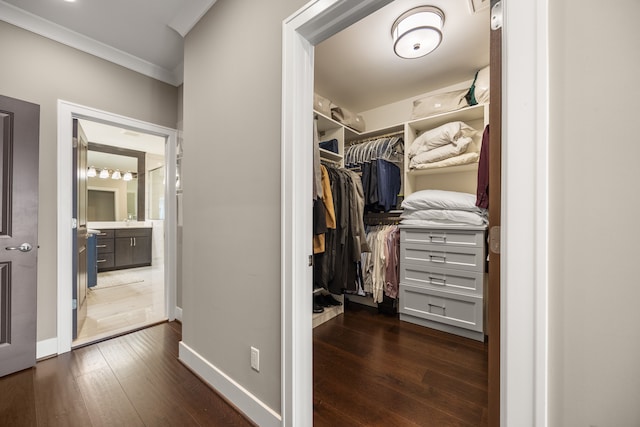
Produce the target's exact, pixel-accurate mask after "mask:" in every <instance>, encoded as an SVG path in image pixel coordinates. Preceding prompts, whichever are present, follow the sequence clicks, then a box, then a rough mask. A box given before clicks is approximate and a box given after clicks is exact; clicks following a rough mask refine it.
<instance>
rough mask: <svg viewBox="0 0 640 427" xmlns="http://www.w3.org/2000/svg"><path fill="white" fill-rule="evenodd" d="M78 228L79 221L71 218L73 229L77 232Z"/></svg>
mask: <svg viewBox="0 0 640 427" xmlns="http://www.w3.org/2000/svg"><path fill="white" fill-rule="evenodd" d="M76 228H78V219H77V218H71V229H72V230H75V229H76Z"/></svg>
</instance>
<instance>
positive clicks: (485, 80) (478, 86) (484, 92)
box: [474, 65, 490, 104]
mask: <svg viewBox="0 0 640 427" xmlns="http://www.w3.org/2000/svg"><path fill="white" fill-rule="evenodd" d="M489 76H490V72H489V66H488V65H487V66H486V67H484V68H483V69H481V70H480V71H478V77H476V83H475V89H474V94H475V97H476V101H478V104H487V103H489V89H490V83H489Z"/></svg>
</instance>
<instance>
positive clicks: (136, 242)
mask: <svg viewBox="0 0 640 427" xmlns="http://www.w3.org/2000/svg"><path fill="white" fill-rule="evenodd" d="M131 256H132V258H131V263H132V264H134V265H138V264H147V265H148V264H151V237H134V238H133V251H132V253H131Z"/></svg>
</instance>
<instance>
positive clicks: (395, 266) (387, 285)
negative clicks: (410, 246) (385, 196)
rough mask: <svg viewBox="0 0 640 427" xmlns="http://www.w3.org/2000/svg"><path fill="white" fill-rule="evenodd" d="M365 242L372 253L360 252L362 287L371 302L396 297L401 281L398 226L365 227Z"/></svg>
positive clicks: (379, 301)
mask: <svg viewBox="0 0 640 427" xmlns="http://www.w3.org/2000/svg"><path fill="white" fill-rule="evenodd" d="M367 242H369V246H370V247H371V253H366V254H363V255H362V257H361V261H362V284H363V290H364V291H365V293H367V294H371V295H372V297H373V302H375V303H381V302H382V301H383V300H384V295H386V296H387V297H389V298H393V299H395V298H397V297H398V287H399V284H400V229H399V228H398V226H397V225H378V226H370V227H367Z"/></svg>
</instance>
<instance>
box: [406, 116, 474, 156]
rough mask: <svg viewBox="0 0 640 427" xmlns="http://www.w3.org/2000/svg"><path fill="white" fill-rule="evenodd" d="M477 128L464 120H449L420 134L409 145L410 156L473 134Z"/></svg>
mask: <svg viewBox="0 0 640 427" xmlns="http://www.w3.org/2000/svg"><path fill="white" fill-rule="evenodd" d="M475 133H476V130H475V129H474V128H472V127H471V126H469V125H468V124H466V123H464V122H449V123H445V124H443V125H441V126H438V127H437V128H435V129H431V130H428V131H426V132H424V133H422V134H421V135H419V136H418V137H417V138H416V139H415V140H414V141H413V143H412V144H411V146H410V147H409V158H412V157H413V156H416V155H418V154H420V153H422V152H425V151H428V150H433V149H434V148H438V147H441V146H443V145H447V144H451V143H452V142H455V141H456V140H457V139H458V138H460V137H463V136H473V135H474V134H475Z"/></svg>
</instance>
